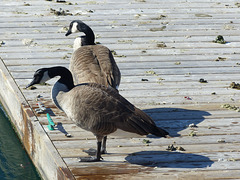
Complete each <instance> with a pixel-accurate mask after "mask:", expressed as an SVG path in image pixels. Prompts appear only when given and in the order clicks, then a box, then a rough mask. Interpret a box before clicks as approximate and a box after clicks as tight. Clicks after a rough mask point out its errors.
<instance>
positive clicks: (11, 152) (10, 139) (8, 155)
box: [0, 105, 41, 180]
mask: <svg viewBox="0 0 240 180" xmlns="http://www.w3.org/2000/svg"><path fill="white" fill-rule="evenodd" d="M40 179H41V178H40V176H39V174H38V173H37V170H36V168H35V167H34V165H33V163H32V162H31V160H30V158H29V156H28V155H27V153H26V151H25V150H24V147H23V146H22V144H21V143H20V141H19V139H18V137H17V135H16V133H15V131H14V129H13V127H12V125H11V123H10V121H9V119H8V117H7V116H6V114H5V112H4V110H3V108H2V106H1V105H0V180H40Z"/></svg>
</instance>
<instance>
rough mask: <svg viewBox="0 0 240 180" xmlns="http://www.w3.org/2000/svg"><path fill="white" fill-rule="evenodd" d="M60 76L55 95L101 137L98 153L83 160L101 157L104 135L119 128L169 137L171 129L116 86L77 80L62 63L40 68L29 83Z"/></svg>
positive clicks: (61, 106) (78, 120)
mask: <svg viewBox="0 0 240 180" xmlns="http://www.w3.org/2000/svg"><path fill="white" fill-rule="evenodd" d="M55 76H60V79H59V80H58V81H57V82H56V83H55V84H54V86H53V88H52V99H53V102H54V103H55V104H56V106H57V107H58V108H59V109H61V110H62V111H64V112H65V114H66V115H67V117H68V118H69V119H71V120H72V121H73V122H74V123H75V124H76V125H77V126H79V127H81V128H82V129H85V130H87V131H91V132H92V133H93V134H94V135H95V136H96V139H97V152H96V156H95V157H86V158H80V161H84V162H91V161H100V160H101V159H102V157H101V146H102V140H103V137H104V136H107V135H109V134H111V133H113V132H115V131H116V130H117V129H120V130H123V131H126V132H131V133H136V134H139V135H147V134H153V135H155V136H159V137H166V136H167V135H168V132H166V131H165V130H163V129H161V128H158V127H157V126H156V125H155V123H154V121H153V120H152V119H151V118H150V117H149V116H148V115H147V114H145V113H144V112H143V111H141V110H140V109H138V108H136V107H135V106H134V105H132V104H131V103H130V102H128V101H127V100H126V99H125V98H124V97H122V96H121V95H120V94H119V93H118V92H117V91H116V90H114V89H113V88H112V87H105V86H103V85H100V84H96V83H83V84H79V85H77V86H74V84H73V78H72V74H71V72H70V71H69V70H68V69H67V68H65V67H61V66H56V67H51V68H42V69H38V70H37V71H36V72H35V74H34V77H33V80H32V81H31V83H30V84H29V85H27V87H30V86H32V85H34V84H39V83H43V82H46V81H47V80H49V79H51V78H53V77H55Z"/></svg>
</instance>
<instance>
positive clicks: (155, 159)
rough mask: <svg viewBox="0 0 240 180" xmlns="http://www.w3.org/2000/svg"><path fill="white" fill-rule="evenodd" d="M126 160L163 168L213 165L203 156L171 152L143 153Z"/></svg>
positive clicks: (129, 156) (132, 155)
mask: <svg viewBox="0 0 240 180" xmlns="http://www.w3.org/2000/svg"><path fill="white" fill-rule="evenodd" d="M125 159H126V161H127V162H129V163H131V164H137V165H142V166H148V167H161V168H206V167H210V166H211V165H212V164H213V161H211V160H210V159H209V158H208V157H205V156H202V155H197V154H191V153H181V152H169V151H141V152H136V153H132V154H130V155H128V156H127V157H126V158H125Z"/></svg>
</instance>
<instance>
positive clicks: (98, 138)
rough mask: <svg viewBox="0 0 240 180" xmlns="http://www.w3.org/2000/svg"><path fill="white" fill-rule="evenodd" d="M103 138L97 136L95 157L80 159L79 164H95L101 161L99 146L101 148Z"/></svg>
mask: <svg viewBox="0 0 240 180" xmlns="http://www.w3.org/2000/svg"><path fill="white" fill-rule="evenodd" d="M102 140H103V136H97V152H96V156H93V157H80V158H79V162H97V161H101V160H102V159H103V158H102V157H101V146H102Z"/></svg>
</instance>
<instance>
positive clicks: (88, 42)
mask: <svg viewBox="0 0 240 180" xmlns="http://www.w3.org/2000/svg"><path fill="white" fill-rule="evenodd" d="M76 32H83V33H84V34H85V36H81V37H79V38H76V40H75V42H74V49H75V51H74V52H73V55H72V58H71V60H70V66H69V69H70V71H71V72H72V74H73V79H74V82H75V84H80V83H89V82H92V83H97V84H102V85H105V86H107V87H108V86H111V87H113V88H115V89H117V88H118V87H119V84H120V79H121V73H120V71H119V68H118V66H117V64H116V62H115V60H114V58H113V55H112V53H111V51H110V50H109V49H108V48H107V47H105V46H103V45H99V44H95V42H94V41H95V36H94V33H93V31H92V29H91V28H90V27H89V26H88V25H87V24H85V23H83V22H82V21H80V20H75V21H72V22H71V23H70V25H69V30H68V31H67V33H66V36H68V35H70V34H72V33H76Z"/></svg>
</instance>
